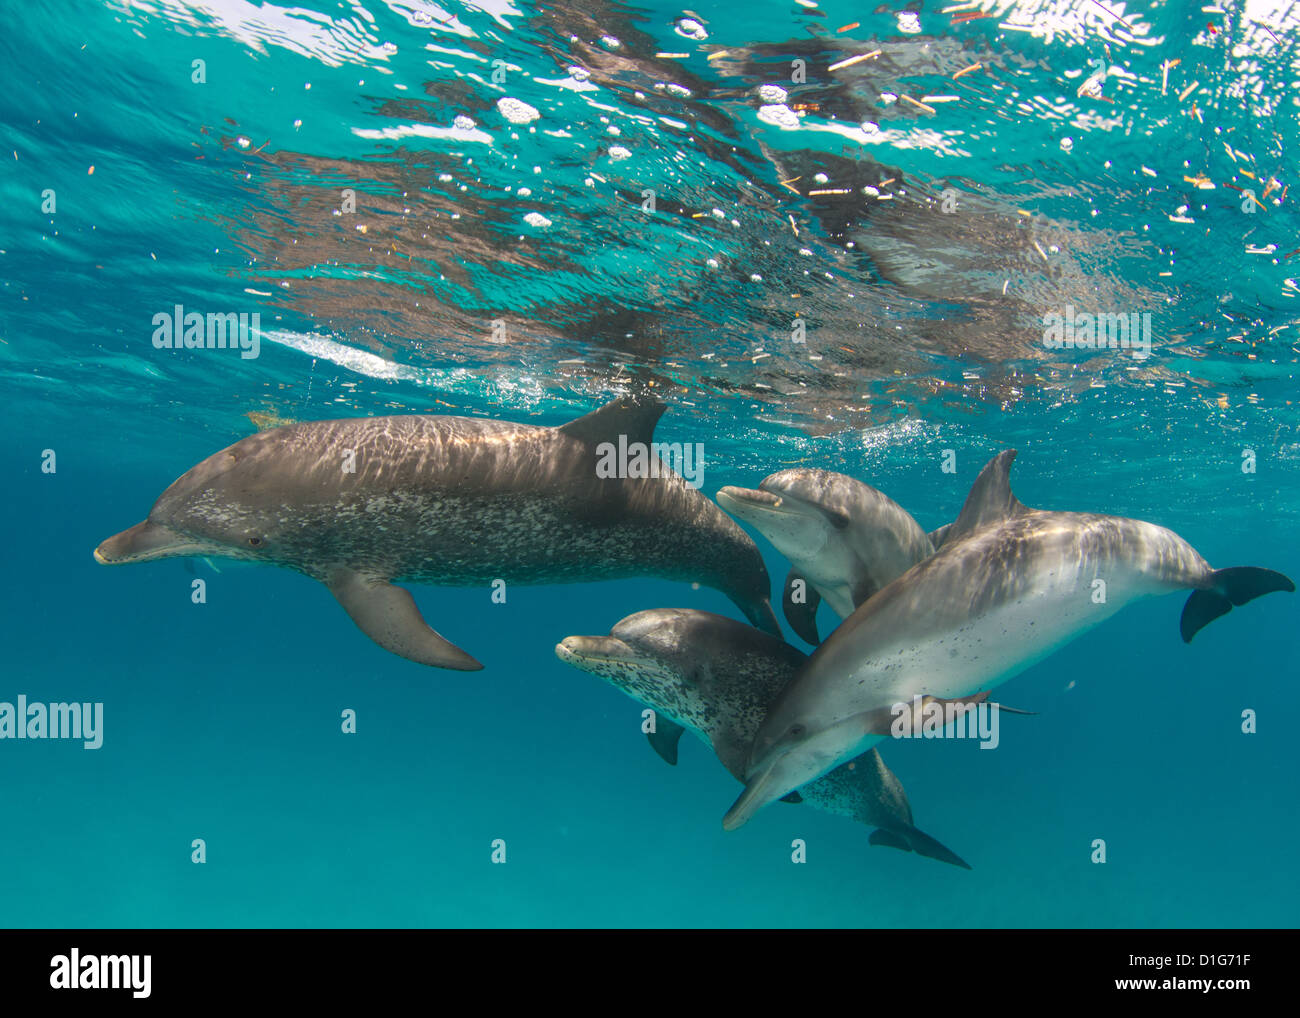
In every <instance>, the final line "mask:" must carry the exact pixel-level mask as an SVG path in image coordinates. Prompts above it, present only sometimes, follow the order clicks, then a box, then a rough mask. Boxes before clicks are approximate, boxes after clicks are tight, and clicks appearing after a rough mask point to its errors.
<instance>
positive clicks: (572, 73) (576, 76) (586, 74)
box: [569, 67, 591, 81]
mask: <svg viewBox="0 0 1300 1018" xmlns="http://www.w3.org/2000/svg"><path fill="white" fill-rule="evenodd" d="M569 77H570V78H572V79H573V80H574V81H586V80H587V79H589V78H590V77H591V72H590V71H589V70H587V69H586V68H585V67H570V68H569Z"/></svg>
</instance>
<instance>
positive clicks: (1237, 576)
mask: <svg viewBox="0 0 1300 1018" xmlns="http://www.w3.org/2000/svg"><path fill="white" fill-rule="evenodd" d="M1211 580H1212V581H1213V586H1211V587H1209V588H1208V589H1206V590H1194V591H1192V595H1191V597H1189V598H1188V599H1187V604H1185V605H1183V617H1182V619H1181V621H1180V622H1179V631H1180V632H1181V633H1182V635H1183V643H1191V642H1192V637H1193V636H1195V635H1196V634H1197V633H1199V632H1200V631H1201V630H1202V629H1204V628H1205V627H1206V626H1208V625H1209V624H1210V623H1211V622H1213V621H1214V620H1215V619H1217V618H1218V617H1219V616H1220V615H1227V614H1228V612H1230V611H1232V606H1233V605H1242V604H1245V603H1246V602H1247V601H1253V600H1255V598H1257V597H1259V596H1260V595H1262V594H1271V593H1273V591H1275V590H1285V591H1294V590H1295V584H1294V583H1292V582H1291V580H1290V579H1288V578H1287V577H1285V576H1283V575H1282V574H1281V573H1277V572H1274V571H1273V570H1272V569H1261V568H1259V567H1258V566H1235V567H1233V568H1231V569H1216V570H1215V571H1214V573H1213V575H1212V576H1211Z"/></svg>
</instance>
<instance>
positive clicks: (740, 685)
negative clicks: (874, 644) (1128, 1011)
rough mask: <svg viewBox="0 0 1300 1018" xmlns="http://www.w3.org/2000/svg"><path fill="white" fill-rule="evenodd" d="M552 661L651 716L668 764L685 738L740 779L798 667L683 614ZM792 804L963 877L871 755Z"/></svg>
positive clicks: (734, 631) (576, 640)
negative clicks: (916, 822)
mask: <svg viewBox="0 0 1300 1018" xmlns="http://www.w3.org/2000/svg"><path fill="white" fill-rule="evenodd" d="M555 653H556V656H558V657H559V658H560V660H562V661H565V662H567V663H569V664H571V665H573V666H574V667H575V668H579V669H581V670H582V671H585V672H591V673H592V674H594V675H599V676H600V677H601V678H603V679H605V680H607V681H608V682H609V683H610V684H611V685H613V686H615V687H616V688H618V689H620V690H622V691H623V692H625V693H627V694H628V695H629V696H631V697H632V698H633V699H635V700H639V701H640V702H641V703H643V704H645V705H646V706H647V707H650V708H651V709H653V710H654V711H655V714H656V715H657V718H656V733H655V734H654V735H652V736H651V744H652V745H653V746H654V747H655V750H656V752H658V753H659V754H660V755H661V756H663V757H664V758H665V759H666V760H668V761H669V762H670V763H675V762H676V760H677V740H678V739H680V738H681V734H682V731H683V729H689V730H690V731H692V732H694V733H695V734H696V735H697V736H699V737H700V739H702V740H703V741H704V742H706V743H708V744H709V745H710V746H712V747H713V750H714V752H715V753H716V754H717V756H718V759H719V760H720V761H721V762H722V765H723V766H724V767H726V768H727V770H728V771H730V772H731V774H732V775H733V776H734V777H735V778H736V779H738V780H743V775H744V768H745V760H746V757H747V756H748V753H749V746H750V743H751V741H752V740H753V737H754V733H755V732H756V731H758V728H759V725H760V724H761V723H762V721H763V718H764V716H765V714H766V710H767V705H768V704H769V703H771V701H772V700H773V698H774V697H775V696H776V695H777V693H778V692H780V690H781V689H782V688H784V687H785V686H786V685H787V684H788V683H789V682H790V680H791V679H792V678H793V677H794V675H795V673H796V672H797V671H798V669H799V667H800V665H802V664H803V662H804V660H805V658H804V655H803V654H802V653H801V652H800V651H798V650H796V649H795V648H794V647H791V646H790V645H789V644H787V643H785V642H784V641H782V640H778V639H776V638H774V637H771V636H768V635H767V634H766V633H761V632H759V631H758V630H756V629H754V628H753V627H752V626H747V625H745V624H744V623H742V622H737V621H735V620H733V619H728V618H723V617H722V616H721V615H712V614H710V613H708V612H701V611H688V610H685V609H656V610H653V611H643V612H637V613H636V614H635V615H629V616H628V617H627V618H625V619H623V620H622V621H621V622H619V623H618V624H617V625H616V626H615V627H614V628H613V629H612V630H611V631H610V635H609V636H570V637H568V638H567V639H565V640H564V641H563V642H562V643H560V644H559V645H558V646H557V647H556V648H555ZM799 800H802V801H803V802H807V803H809V804H810V805H812V806H814V807H816V808H817V809H820V810H823V811H825V812H827V813H836V814H839V815H840V816H847V817H851V818H852V819H854V820H857V821H858V822H859V823H864V824H867V825H869V826H872V827H876V828H878V829H877V830H876V831H874V832H873V833H872V835H871V839H870V840H871V844H873V845H889V846H891V847H894V848H901V849H903V850H905V851H915V852H917V853H918V854H920V855H925V856H929V857H930V858H932V859H939V860H942V861H943V862H949V863H952V864H953V865H955V866H964V867H966V868H967V869H969V868H970V867H969V866H967V865H966V863H965V862H963V861H962V860H961V859H960V858H959V857H958V856H956V855H954V854H953V853H952V852H950V851H949V850H948V849H947V848H945V847H944V846H943V845H941V844H940V843H939V842H937V841H935V840H934V839H933V838H931V837H930V836H929V835H928V834H925V833H924V832H922V831H919V830H917V829H916V828H915V827H914V826H913V825H912V810H911V807H910V806H909V804H908V801H907V795H906V793H905V792H904V791H903V786H902V785H901V784H900V783H899V781H898V779H897V778H896V777H895V776H894V774H893V772H892V771H890V769H889V768H888V767H886V766H885V762H884V761H883V760H882V759H881V758H880V754H879V753H877V752H876V751H875V750H874V749H873V750H868V751H867V752H866V753H864V754H862V755H861V756H859V757H858V758H857V759H856V760H852V761H850V762H847V763H845V764H843V765H842V766H839V767H837V768H835V769H834V770H832V771H831V772H830V773H828V774H825V775H823V776H822V777H820V778H818V779H817V780H816V781H812V782H810V783H808V784H807V785H804V786H802V787H801V788H800V789H799V793H798V799H796V800H794V801H799Z"/></svg>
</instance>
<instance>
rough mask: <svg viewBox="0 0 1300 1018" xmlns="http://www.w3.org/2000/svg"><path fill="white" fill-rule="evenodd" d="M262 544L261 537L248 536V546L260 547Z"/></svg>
mask: <svg viewBox="0 0 1300 1018" xmlns="http://www.w3.org/2000/svg"><path fill="white" fill-rule="evenodd" d="M262 544H263V541H262V539H261V538H260V537H250V538H249V539H248V546H249V547H250V548H260V547H262Z"/></svg>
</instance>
